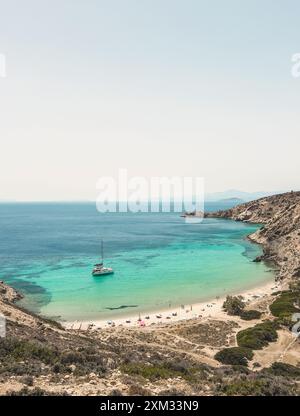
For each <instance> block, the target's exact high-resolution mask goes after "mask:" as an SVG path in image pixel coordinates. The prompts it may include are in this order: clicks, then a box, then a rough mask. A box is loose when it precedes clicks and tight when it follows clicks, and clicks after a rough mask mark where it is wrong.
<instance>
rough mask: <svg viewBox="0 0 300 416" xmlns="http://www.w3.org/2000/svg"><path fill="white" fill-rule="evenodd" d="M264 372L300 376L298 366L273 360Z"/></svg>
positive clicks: (284, 375) (293, 376)
mask: <svg viewBox="0 0 300 416" xmlns="http://www.w3.org/2000/svg"><path fill="white" fill-rule="evenodd" d="M266 372H268V373H271V374H274V375H275V376H283V377H292V378H297V379H298V378H300V368H299V367H295V366H293V365H291V364H286V363H278V362H275V363H273V364H272V365H271V367H270V368H268V369H266Z"/></svg>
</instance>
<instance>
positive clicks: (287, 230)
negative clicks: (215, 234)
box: [205, 192, 300, 279]
mask: <svg viewBox="0 0 300 416" xmlns="http://www.w3.org/2000/svg"><path fill="white" fill-rule="evenodd" d="M205 216H206V217H218V218H228V219H233V220H236V221H246V222H251V223H257V224H262V227H261V228H260V229H259V230H257V231H256V232H255V233H253V234H251V235H250V236H249V239H250V240H252V241H254V242H256V243H259V244H262V245H263V252H264V254H263V256H262V257H261V258H259V259H257V260H261V259H262V260H268V261H272V262H274V263H275V264H276V265H277V266H279V269H278V274H277V277H278V278H280V279H283V278H286V277H290V278H297V277H298V278H300V192H288V193H284V194H279V195H274V196H270V197H265V198H261V199H258V200H256V201H251V202H248V203H245V204H241V205H238V206H236V207H234V208H231V209H228V210H224V211H218V212H213V213H206V214H205Z"/></svg>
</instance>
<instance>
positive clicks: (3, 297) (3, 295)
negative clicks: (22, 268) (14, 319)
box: [0, 280, 22, 302]
mask: <svg viewBox="0 0 300 416" xmlns="http://www.w3.org/2000/svg"><path fill="white" fill-rule="evenodd" d="M21 298H22V295H21V294H20V293H18V292H17V291H16V290H15V289H13V288H12V287H10V286H8V285H6V284H5V283H4V282H3V281H2V280H1V281H0V301H4V302H16V301H17V300H19V299H21Z"/></svg>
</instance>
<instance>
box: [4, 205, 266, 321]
mask: <svg viewBox="0 0 300 416" xmlns="http://www.w3.org/2000/svg"><path fill="white" fill-rule="evenodd" d="M221 208H223V209H224V208H229V205H228V204H224V203H210V204H207V205H206V210H215V209H221ZM257 228H258V226H257V225H251V224H245V223H242V222H234V221H231V220H224V219H205V220H204V221H203V222H202V223H199V224H187V223H185V221H184V219H182V218H180V216H179V214H178V213H137V214H132V213H125V214H124V213H108V214H99V213H98V212H97V211H96V209H95V205H94V204H92V203H28V204H8V203H7V204H0V231H1V241H0V253H1V266H0V279H2V280H4V281H5V282H7V283H8V284H11V285H12V286H13V287H15V288H16V289H18V290H20V291H21V292H22V293H23V294H24V299H22V301H21V302H20V303H21V305H22V306H25V307H27V308H29V309H30V310H32V311H34V312H37V313H41V314H42V315H45V316H47V317H52V318H55V319H60V320H76V319H80V320H88V319H106V318H107V319H108V318H114V317H117V316H120V315H124V316H125V315H127V316H128V315H132V314H135V313H136V314H138V313H139V312H144V311H149V312H150V311H154V310H160V309H164V308H167V307H168V306H170V305H172V306H175V305H176V306H178V305H180V304H189V303H196V302H201V301H203V300H207V299H211V298H214V297H216V296H222V295H225V294H228V293H233V292H238V291H240V290H244V289H248V288H251V287H255V286H258V285H260V284H263V283H265V282H267V281H270V280H271V279H272V278H273V274H272V273H270V272H271V270H270V269H269V268H268V267H267V266H266V265H265V264H263V263H254V262H253V259H254V258H255V257H256V256H258V255H260V254H261V248H260V246H258V245H256V244H252V243H250V242H249V241H248V240H246V238H245V237H246V236H247V235H248V234H250V233H251V232H254V231H255V230H256V229H257ZM101 238H103V240H104V256H105V265H107V266H111V267H113V268H114V270H115V273H114V274H113V275H108V276H102V277H101V276H100V277H93V276H92V275H91V270H92V267H93V264H94V263H96V262H97V261H98V260H99V255H100V241H101Z"/></svg>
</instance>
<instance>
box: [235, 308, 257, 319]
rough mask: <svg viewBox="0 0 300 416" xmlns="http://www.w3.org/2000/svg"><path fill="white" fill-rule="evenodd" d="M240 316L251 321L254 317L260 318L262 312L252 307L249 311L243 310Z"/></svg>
mask: <svg viewBox="0 0 300 416" xmlns="http://www.w3.org/2000/svg"><path fill="white" fill-rule="evenodd" d="M240 317H241V318H242V319H243V320H244V321H251V320H252V319H259V318H260V317H261V312H259V311H256V310H254V309H251V310H249V311H242V313H241V315H240Z"/></svg>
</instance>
